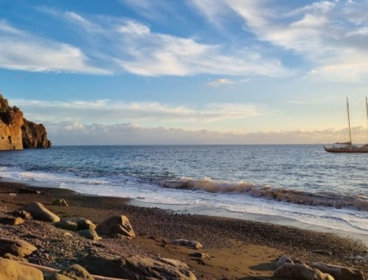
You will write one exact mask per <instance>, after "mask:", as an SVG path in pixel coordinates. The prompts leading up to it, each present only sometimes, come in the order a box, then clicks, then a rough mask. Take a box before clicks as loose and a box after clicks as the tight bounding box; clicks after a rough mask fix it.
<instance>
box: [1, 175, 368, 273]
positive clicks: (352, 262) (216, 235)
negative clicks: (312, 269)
mask: <svg viewBox="0 0 368 280" xmlns="http://www.w3.org/2000/svg"><path fill="white" fill-rule="evenodd" d="M22 188H27V189H28V190H39V191H41V194H36V193H23V192H22V191H21V190H22ZM30 192H32V191H30ZM59 198H63V199H65V200H66V201H67V202H68V204H69V207H63V206H54V205H51V203H52V201H53V200H55V199H59ZM30 201H39V202H41V203H44V204H45V206H46V207H47V208H49V209H50V210H51V211H53V212H55V213H56V214H58V215H59V216H61V217H84V218H88V219H90V220H92V221H93V222H95V223H99V222H101V221H102V220H104V219H106V218H108V217H110V216H112V215H116V214H119V215H121V214H123V215H126V216H127V217H128V218H129V220H130V222H131V224H132V226H133V228H134V230H135V232H136V234H137V237H136V238H135V239H133V240H118V239H112V238H106V239H103V240H101V241H98V242H92V241H90V240H87V239H84V238H82V237H80V236H78V235H77V234H75V233H71V235H65V231H64V230H60V229H56V228H55V227H54V226H53V225H52V224H48V223H44V222H38V221H33V220H27V221H26V222H25V223H24V224H22V225H19V226H4V225H0V237H3V236H6V237H9V236H18V237H21V238H22V239H25V240H27V241H29V242H31V243H33V244H35V245H36V246H37V247H38V248H39V249H38V250H37V252H36V254H34V255H31V256H30V257H29V258H28V259H29V261H30V262H34V263H37V264H42V265H47V266H51V267H55V268H61V267H65V266H66V265H67V264H69V263H73V262H77V261H78V259H81V258H83V256H84V255H86V254H88V253H89V252H90V251H98V250H102V251H108V252H111V253H113V254H115V255H121V256H128V255H132V254H144V255H149V256H153V257H154V256H161V257H169V258H174V259H179V260H181V261H183V262H185V263H187V264H188V265H189V266H190V267H191V268H192V269H193V272H194V273H195V275H196V276H197V277H198V278H199V279H273V278H272V274H273V271H274V270H275V265H276V264H275V262H276V260H277V258H278V257H279V256H281V255H288V256H290V257H293V258H297V259H299V260H301V261H303V262H306V263H309V262H311V261H321V262H325V263H333V264H339V265H345V266H349V267H355V268H358V269H361V270H362V271H363V272H364V273H365V275H366V276H367V274H368V251H367V248H366V247H365V246H364V245H363V244H361V243H359V242H356V241H352V240H348V239H344V238H341V237H337V236H335V235H333V234H329V233H319V232H314V231H308V230H301V229H297V228H293V227H287V226H279V225H273V224H267V223H259V222H254V221H245V220H237V219H231V218H221V217H209V216H202V215H182V214H175V213H173V212H170V211H167V210H162V209H158V208H146V207H137V206H132V205H129V204H128V203H127V202H128V201H129V200H128V199H124V198H116V197H101V196H90V195H81V194H78V193H75V192H73V191H70V190H66V189H57V188H38V187H29V186H25V185H23V184H20V183H8V182H0V211H1V212H6V211H10V210H14V209H18V208H20V207H21V206H22V205H23V204H25V203H27V202H30ZM178 238H185V239H190V240H196V241H199V242H201V243H202V244H203V246H204V247H203V249H200V250H194V249H189V248H185V247H181V246H178V245H172V244H170V241H171V240H172V239H178ZM315 250H322V251H326V252H331V253H332V255H331V256H327V255H320V254H316V253H314V252H313V251H315ZM194 252H202V253H205V254H208V255H209V258H204V259H196V258H192V257H190V256H189V254H190V253H194Z"/></svg>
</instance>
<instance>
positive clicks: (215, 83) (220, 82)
mask: <svg viewBox="0 0 368 280" xmlns="http://www.w3.org/2000/svg"><path fill="white" fill-rule="evenodd" d="M232 84H234V82H233V81H231V80H229V79H225V78H221V79H216V80H212V81H210V82H208V83H207V85H208V86H210V87H219V86H224V85H232Z"/></svg>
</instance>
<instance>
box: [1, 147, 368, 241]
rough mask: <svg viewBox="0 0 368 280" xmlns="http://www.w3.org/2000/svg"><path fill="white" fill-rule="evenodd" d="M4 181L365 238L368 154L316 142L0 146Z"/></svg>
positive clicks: (366, 228) (174, 209)
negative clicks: (340, 150)
mask: <svg viewBox="0 0 368 280" xmlns="http://www.w3.org/2000/svg"><path fill="white" fill-rule="evenodd" d="M0 177H1V180H3V181H18V182H24V183H27V184H30V185H35V186H43V187H57V188H67V189H71V190H75V191H77V192H80V193H83V194H91V195H100V196H115V197H128V198H131V201H130V203H131V204H133V205H138V206H147V207H159V208H163V209H168V210H171V211H176V212H179V213H185V214H203V215H213V216H223V217H231V218H237V219H247V220H255V221H260V222H265V223H273V224H280V225H288V226H294V227H299V228H303V229H312V230H318V231H323V232H332V233H336V234H339V235H343V236H345V237H349V238H353V239H358V240H361V241H362V242H364V243H366V244H368V154H331V153H327V152H325V151H324V150H323V147H322V146H321V145H192V146H191V145H185V146H171V145H170V146H54V147H52V148H51V149H29V150H23V151H6V152H1V153H0Z"/></svg>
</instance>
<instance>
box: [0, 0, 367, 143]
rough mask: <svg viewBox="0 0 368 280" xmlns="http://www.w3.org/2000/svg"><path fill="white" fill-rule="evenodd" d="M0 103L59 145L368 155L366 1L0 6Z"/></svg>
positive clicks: (22, 1) (98, 0) (118, 0)
mask: <svg viewBox="0 0 368 280" xmlns="http://www.w3.org/2000/svg"><path fill="white" fill-rule="evenodd" d="M0 89H1V92H2V94H3V95H4V96H5V97H6V98H8V99H9V101H10V103H11V104H12V105H16V106H18V107H20V108H21V109H22V111H23V112H24V115H25V117H26V118H27V119H30V120H33V121H36V122H42V123H43V124H45V126H46V128H47V130H48V134H49V137H50V138H51V141H52V142H53V143H54V144H57V145H60V144H65V145H70V144H303V143H306V144H308V143H332V142H335V141H344V140H347V131H346V125H347V120H346V97H348V98H349V102H350V109H351V122H352V126H353V141H355V142H361V143H363V142H368V132H367V130H366V126H367V123H366V112H365V96H367V95H368V1H367V0H362V1H355V0H346V1H337V0H331V1H305V0H299V1H288V0H278V1H276V0H274V1H272V0H182V1H172V0H155V1H152V0H108V1H106V0H105V1H102V0H78V1H71V0H69V1H67V0H58V1H54V0H42V1H41V0H33V1H28V0H12V1H7V0H0Z"/></svg>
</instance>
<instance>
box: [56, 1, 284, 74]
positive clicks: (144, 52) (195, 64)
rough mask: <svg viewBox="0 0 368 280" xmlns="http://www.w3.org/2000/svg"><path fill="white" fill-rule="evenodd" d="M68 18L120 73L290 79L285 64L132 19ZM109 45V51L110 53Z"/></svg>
mask: <svg viewBox="0 0 368 280" xmlns="http://www.w3.org/2000/svg"><path fill="white" fill-rule="evenodd" d="M144 3H145V2H144ZM63 17H66V18H67V19H68V20H69V21H71V22H74V23H75V24H77V25H78V26H80V27H82V28H83V29H85V30H86V31H87V33H84V34H83V35H84V36H90V39H93V45H94V47H95V48H97V49H98V52H100V53H103V54H102V55H100V56H104V58H105V60H108V62H110V63H111V64H113V65H111V67H112V68H114V69H116V67H117V66H118V67H119V68H120V70H121V69H123V70H125V71H127V72H130V73H134V74H137V75H142V76H162V75H171V76H188V75H195V74H219V75H221V74H222V75H242V76H244V75H264V76H273V77H278V76H285V75H288V74H290V73H289V72H288V71H287V70H286V69H285V68H284V67H283V66H282V64H281V62H280V61H279V60H277V59H273V58H267V57H263V56H262V55H261V54H260V53H256V52H255V51H253V50H251V49H247V48H244V49H240V50H239V49H238V50H230V51H229V50H226V49H224V48H223V47H222V46H220V45H214V44H206V43H202V42H199V41H198V40H196V39H194V38H190V37H188V38H186V37H179V36H174V35H170V34H164V33H157V32H154V31H152V30H151V29H150V28H149V27H148V26H147V25H145V24H143V23H141V22H138V21H134V20H130V19H120V18H114V17H106V16H105V17H94V18H93V22H92V20H89V19H88V18H86V17H83V16H81V15H79V14H77V13H75V12H67V13H66V14H64V15H63ZM92 26H93V27H92ZM106 46H109V49H108V50H106ZM95 51H96V49H95ZM229 53H231V55H229ZM105 63H106V61H105ZM116 71H118V69H116Z"/></svg>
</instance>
